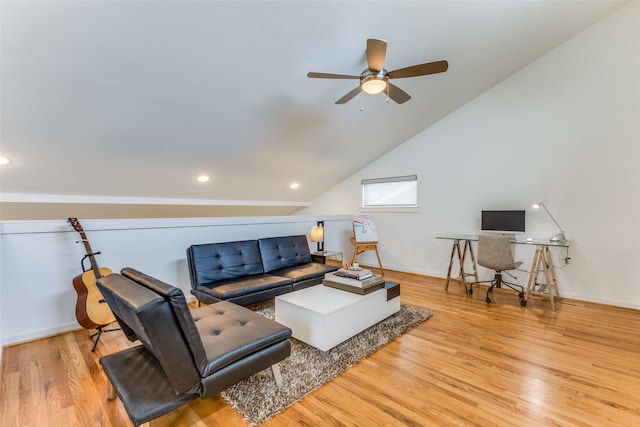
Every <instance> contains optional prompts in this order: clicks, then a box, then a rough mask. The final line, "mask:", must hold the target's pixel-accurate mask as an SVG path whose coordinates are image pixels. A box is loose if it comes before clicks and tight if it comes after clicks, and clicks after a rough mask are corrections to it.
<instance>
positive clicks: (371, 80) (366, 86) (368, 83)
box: [361, 75, 387, 95]
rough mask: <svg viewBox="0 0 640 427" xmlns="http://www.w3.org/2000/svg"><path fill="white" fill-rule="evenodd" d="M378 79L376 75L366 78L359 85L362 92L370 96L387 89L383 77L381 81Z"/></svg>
mask: <svg viewBox="0 0 640 427" xmlns="http://www.w3.org/2000/svg"><path fill="white" fill-rule="evenodd" d="M378 77H379V76H376V75H373V76H368V77H367V78H366V79H365V80H364V81H363V82H362V84H361V86H362V90H363V91H365V92H367V93H368V94H371V95H375V94H377V93H380V92H382V91H383V90H385V89H386V88H387V81H386V80H384V77H383V78H381V79H380V78H378Z"/></svg>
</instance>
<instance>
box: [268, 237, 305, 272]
mask: <svg viewBox="0 0 640 427" xmlns="http://www.w3.org/2000/svg"><path fill="white" fill-rule="evenodd" d="M258 246H259V248H260V254H261V256H262V265H263V268H264V272H265V273H269V272H272V271H274V270H279V269H281V268H287V267H295V266H297V265H300V264H307V263H309V262H311V252H309V243H308V242H307V236H305V235H304V234H302V235H299V236H286V237H269V238H266V239H259V240H258Z"/></svg>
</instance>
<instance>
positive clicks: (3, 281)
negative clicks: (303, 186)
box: [0, 215, 351, 345]
mask: <svg viewBox="0 0 640 427" xmlns="http://www.w3.org/2000/svg"><path fill="white" fill-rule="evenodd" d="M318 219H322V220H324V221H325V249H326V250H337V251H342V250H343V249H344V248H345V247H346V246H345V245H348V234H349V232H350V230H351V216H350V215H349V216H337V215H334V216H323V217H317V218H316V217H307V216H286V217H240V218H207V219H165V220H158V219H145V220H87V221H81V225H82V227H83V229H84V230H85V232H86V234H87V237H88V240H89V243H90V244H91V248H92V249H93V251H100V252H102V253H101V254H100V255H97V256H96V259H97V261H98V265H99V266H100V267H107V268H110V269H112V270H113V271H114V272H119V271H120V269H122V268H123V267H133V268H135V269H138V270H140V271H142V272H144V273H147V274H150V275H151V276H154V277H157V278H158V279H161V280H164V281H166V282H168V283H171V284H174V285H176V286H180V287H181V288H182V289H183V291H184V292H185V295H187V296H190V295H191V294H190V290H191V285H190V281H189V272H188V269H187V263H186V249H187V248H188V247H189V246H190V245H193V244H198V243H213V242H224V241H235V240H245V239H256V238H262V237H272V236H288V235H294V234H306V235H307V238H309V232H310V229H311V226H312V225H315V224H316V220H318ZM0 230H1V234H0V245H1V246H2V250H1V251H0V256H1V257H0V261H1V269H0V342H1V343H2V344H3V345H4V344H10V343H15V342H20V341H24V340H29V339H33V338H38V337H42V336H46V335H50V334H54V333H57V332H62V331H66V330H70V329H76V328H78V327H79V325H78V323H77V322H76V318H75V303H76V299H77V298H76V293H75V291H74V289H73V285H72V279H73V277H75V276H76V275H78V274H80V273H81V272H82V270H81V268H80V260H81V259H82V257H83V256H84V255H85V250H84V246H83V245H82V244H76V242H77V241H78V240H79V238H80V235H79V234H78V233H77V232H75V231H74V230H73V228H71V226H70V225H69V224H68V223H67V222H66V221H46V222H37V221H15V222H14V221H11V222H3V223H0ZM315 245H316V244H315V243H312V242H310V247H311V249H312V250H315V249H316V246H315ZM346 250H347V251H349V250H350V248H348V247H347V248H346ZM86 265H87V267H88V266H89V264H88V263H87V264H86Z"/></svg>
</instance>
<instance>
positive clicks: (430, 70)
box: [388, 60, 449, 79]
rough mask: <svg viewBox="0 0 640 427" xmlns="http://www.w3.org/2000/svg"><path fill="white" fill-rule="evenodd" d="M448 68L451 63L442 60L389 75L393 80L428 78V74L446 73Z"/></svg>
mask: <svg viewBox="0 0 640 427" xmlns="http://www.w3.org/2000/svg"><path fill="white" fill-rule="evenodd" d="M448 68H449V63H448V62H447V61H444V60H442V61H435V62H427V63H426V64H420V65H413V66H411V67H406V68H400V69H398V70H393V71H389V73H388V75H389V78H391V79H402V78H405V77H417V76H426V75H428V74H436V73H444V72H445V71H447V69H448Z"/></svg>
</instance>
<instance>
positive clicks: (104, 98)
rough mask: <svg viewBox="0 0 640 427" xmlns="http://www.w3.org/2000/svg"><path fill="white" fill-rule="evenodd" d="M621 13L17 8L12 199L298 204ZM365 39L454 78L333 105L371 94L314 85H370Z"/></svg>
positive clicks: (8, 60) (460, 8) (516, 4)
mask: <svg viewBox="0 0 640 427" xmlns="http://www.w3.org/2000/svg"><path fill="white" fill-rule="evenodd" d="M622 4H624V2H616V1H469V2H465V1H388V2H385V1H373V2H366V1H326V2H316V1H255V2H248V1H194V2H189V1H85V2H78V1H55V2H47V1H34V2H8V1H3V2H2V3H1V6H0V7H1V9H0V13H1V25H2V29H1V49H2V50H1V64H0V65H1V104H0V107H1V123H0V125H1V128H0V131H1V132H0V136H1V140H0V154H4V155H8V156H10V157H11V158H12V160H13V163H12V164H11V165H10V166H5V167H2V169H0V174H1V175H0V179H1V180H0V193H1V195H2V197H3V201H4V202H34V201H50V202H52V203H55V202H56V201H66V202H74V203H86V202H89V203H91V202H95V203H110V202H113V201H116V202H119V203H123V202H131V203H134V204H135V203H148V202H149V201H153V200H155V201H156V202H157V203H162V204H163V205H174V204H176V205H179V204H202V205H207V204H208V205H224V204H227V205H234V204H235V205H237V206H240V207H241V206H243V205H246V206H255V205H262V206H269V207H271V208H273V207H275V206H280V207H284V209H285V210H292V209H297V207H299V206H302V205H304V204H305V203H306V202H308V201H310V200H313V199H314V198H315V197H316V196H318V195H319V194H321V193H322V192H324V191H326V190H327V189H328V188H330V187H332V186H334V185H335V184H337V183H338V182H340V181H341V180H343V179H344V178H346V177H348V176H350V175H352V174H353V173H354V172H356V171H357V170H358V169H360V168H361V167H363V166H364V165H366V164H368V163H370V162H371V161H372V160H375V159H377V158H379V157H380V156H382V155H384V154H385V153H386V152H388V151H389V150H391V149H393V148H394V147H396V146H397V145H399V144H401V143H403V142H404V141H406V140H407V139H409V138H411V137H412V136H414V135H416V134H417V133H419V132H421V131H422V130H424V129H425V128H427V127H429V126H430V125H432V124H433V123H434V122H436V121H438V120H440V119H442V118H443V117H444V116H446V115H447V114H448V113H450V112H452V111H453V110H455V109H457V108H459V107H460V106H462V105H464V104H465V103H467V102H469V101H470V100H472V99H474V98H475V97H477V96H478V95H480V94H481V93H483V92H485V91H486V90H488V89H489V88H491V87H492V86H494V85H495V84H497V83H498V82H500V81H502V80H504V79H505V78H508V77H509V76H510V75H512V74H513V73H514V72H516V71H518V70H520V69H522V68H523V67H526V66H527V64H529V63H531V62H532V61H534V60H535V59H536V58H538V57H540V56H541V55H544V54H545V53H546V52H548V51H549V50H551V49H553V48H554V47H556V46H558V45H559V44H561V43H563V42H564V41H566V40H567V39H569V38H571V37H572V36H573V35H575V34H576V33H578V32H580V31H581V30H583V29H584V28H586V27H587V26H589V25H591V24H592V23H594V22H596V21H598V20H599V19H601V18H603V17H604V16H606V15H607V14H609V13H610V12H612V11H613V10H615V9H616V8H618V7H619V6H621V5H622ZM367 38H380V39H384V40H386V41H387V42H388V50H387V57H386V63H385V68H387V69H389V70H391V69H397V68H402V67H406V66H410V65H414V64H419V63H423V62H429V61H434V60H439V59H446V60H447V61H448V62H449V70H448V71H447V72H446V73H442V74H436V75H431V76H425V77H415V78H407V79H402V80H396V81H395V82H394V83H395V84H396V85H397V86H399V87H400V88H402V89H403V90H404V91H406V92H408V93H409V94H410V95H411V96H412V99H411V100H410V101H408V102H406V103H404V104H401V105H399V104H396V103H394V102H393V101H389V102H388V101H387V99H386V97H385V96H384V95H383V94H380V95H375V96H372V95H366V94H364V93H362V94H360V95H358V96H357V97H356V98H354V99H353V100H351V101H350V102H348V103H347V104H344V105H336V104H335V101H336V100H338V99H339V98H340V97H342V96H343V95H344V94H346V93H347V92H349V91H350V90H352V89H353V88H354V87H356V85H357V82H358V81H357V80H328V79H327V80H325V79H309V78H307V77H306V74H307V72H309V71H319V72H332V73H344V74H360V72H362V71H363V69H365V68H366V60H365V46H366V39H367ZM594 60H597V59H595V58H594ZM496 119H497V120H499V118H496ZM203 173H204V174H208V175H210V176H211V178H212V179H211V181H209V182H208V183H205V184H199V183H197V182H196V181H195V177H196V176H197V175H199V174H203ZM292 182H297V183H299V185H300V186H299V188H298V189H296V190H292V189H290V188H289V186H290V184H291V183H292Z"/></svg>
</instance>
